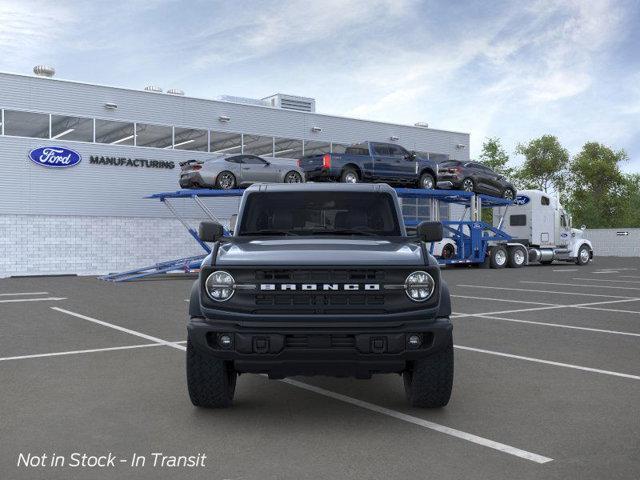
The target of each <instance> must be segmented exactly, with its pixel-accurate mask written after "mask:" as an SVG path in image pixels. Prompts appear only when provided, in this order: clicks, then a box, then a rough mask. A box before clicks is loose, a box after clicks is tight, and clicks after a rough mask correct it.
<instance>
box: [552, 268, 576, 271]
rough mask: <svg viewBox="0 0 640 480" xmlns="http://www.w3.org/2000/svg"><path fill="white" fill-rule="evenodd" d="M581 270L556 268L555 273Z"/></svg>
mask: <svg viewBox="0 0 640 480" xmlns="http://www.w3.org/2000/svg"><path fill="white" fill-rule="evenodd" d="M578 270H580V269H579V268H555V269H553V270H552V271H553V272H577V271H578Z"/></svg>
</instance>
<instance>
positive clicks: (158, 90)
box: [144, 85, 162, 93]
mask: <svg viewBox="0 0 640 480" xmlns="http://www.w3.org/2000/svg"><path fill="white" fill-rule="evenodd" d="M144 89H145V90H146V91H147V92H154V93H162V88H160V87H158V86H156V85H147V86H146V87H144Z"/></svg>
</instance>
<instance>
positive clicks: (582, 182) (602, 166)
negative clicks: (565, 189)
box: [568, 142, 638, 228]
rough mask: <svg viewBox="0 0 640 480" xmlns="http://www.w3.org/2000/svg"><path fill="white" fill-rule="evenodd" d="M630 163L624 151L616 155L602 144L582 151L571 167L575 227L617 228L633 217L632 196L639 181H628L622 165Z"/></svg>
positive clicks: (571, 196) (570, 196)
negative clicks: (630, 199)
mask: <svg viewBox="0 0 640 480" xmlns="http://www.w3.org/2000/svg"><path fill="white" fill-rule="evenodd" d="M625 160H627V154H626V153H625V151H624V150H618V151H614V150H612V149H611V148H609V147H607V146H606V145H602V144H600V143H598V142H588V143H585V144H584V146H583V147H582V150H581V151H580V153H578V154H577V155H576V156H575V157H574V158H573V160H572V161H571V165H570V167H569V172H570V175H571V187H570V195H569V201H568V207H569V209H570V211H571V213H572V214H573V216H574V221H575V224H585V225H588V226H590V227H592V228H598V227H600V228H602V227H617V226H622V224H623V223H625V216H627V215H629V214H631V211H632V210H633V208H632V205H631V204H629V196H630V195H631V194H632V193H633V191H634V188H635V191H636V192H637V187H638V181H637V179H636V180H635V181H634V179H633V178H625V176H624V175H623V173H622V172H621V171H620V165H619V163H620V162H623V161H625Z"/></svg>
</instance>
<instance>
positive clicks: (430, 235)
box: [416, 222, 444, 242]
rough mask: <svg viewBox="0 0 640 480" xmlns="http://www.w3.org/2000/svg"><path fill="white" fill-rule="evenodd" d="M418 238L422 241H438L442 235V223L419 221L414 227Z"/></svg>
mask: <svg viewBox="0 0 640 480" xmlns="http://www.w3.org/2000/svg"><path fill="white" fill-rule="evenodd" d="M416 233H417V235H418V238H419V239H420V240H421V241H423V242H439V241H440V240H442V238H443V237H444V231H443V229H442V223H440V222H421V223H420V224H419V225H418V228H417V229H416Z"/></svg>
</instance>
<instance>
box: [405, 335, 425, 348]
mask: <svg viewBox="0 0 640 480" xmlns="http://www.w3.org/2000/svg"><path fill="white" fill-rule="evenodd" d="M407 343H409V346H410V347H412V348H418V347H419V346H420V345H422V336H421V335H409V338H408V340H407Z"/></svg>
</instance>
